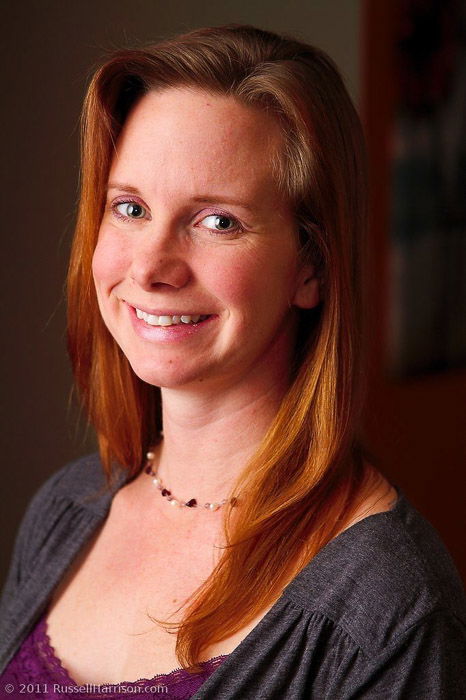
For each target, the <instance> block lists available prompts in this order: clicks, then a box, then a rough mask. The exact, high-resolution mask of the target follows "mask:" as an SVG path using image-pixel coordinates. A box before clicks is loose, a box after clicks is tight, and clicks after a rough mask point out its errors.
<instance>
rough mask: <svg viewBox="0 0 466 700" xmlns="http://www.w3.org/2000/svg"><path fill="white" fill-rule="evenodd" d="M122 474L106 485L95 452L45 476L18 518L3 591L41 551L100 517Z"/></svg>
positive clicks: (75, 534)
mask: <svg viewBox="0 0 466 700" xmlns="http://www.w3.org/2000/svg"><path fill="white" fill-rule="evenodd" d="M125 478H126V474H125V473H124V472H123V471H122V470H121V471H119V472H116V475H115V479H114V480H113V483H112V485H109V484H107V481H106V478H105V474H104V471H103V469H102V465H101V462H100V459H99V456H98V455H97V454H91V455H88V456H86V457H82V458H80V459H77V460H75V461H73V462H70V463H69V464H66V465H65V466H64V467H62V468H61V469H59V470H58V471H56V472H55V473H53V474H52V475H51V476H49V477H48V478H47V479H46V481H45V482H44V483H43V484H42V485H41V486H40V488H39V489H38V490H37V491H36V493H35V494H34V496H33V497H32V499H31V500H30V502H29V505H28V506H27V508H26V511H25V513H24V515H23V518H22V520H21V523H20V526H19V529H18V533H17V536H16V540H15V545H14V549H13V556H12V560H11V565H10V569H9V574H8V577H7V582H6V584H5V589H4V592H5V594H6V592H7V591H8V590H9V588H11V587H12V586H13V585H14V586H17V585H19V583H20V582H21V580H22V579H23V578H24V577H25V575H27V572H29V571H31V570H32V568H33V567H34V566H35V565H36V564H37V562H38V558H39V557H40V556H41V553H44V556H45V554H47V555H50V552H51V551H56V550H57V549H58V548H59V547H61V546H62V544H60V546H59V545H58V541H59V540H60V542H61V543H63V546H64V543H65V542H68V543H69V541H70V539H72V538H77V539H78V538H79V536H80V533H81V531H84V529H85V528H86V527H87V526H88V524H89V527H90V526H91V524H92V523H94V522H98V521H99V520H100V519H102V518H103V517H104V516H105V514H106V512H107V511H108V509H109V507H110V504H111V501H112V498H113V495H114V493H115V491H116V490H117V489H118V488H119V486H121V485H122V483H123V482H124V480H125Z"/></svg>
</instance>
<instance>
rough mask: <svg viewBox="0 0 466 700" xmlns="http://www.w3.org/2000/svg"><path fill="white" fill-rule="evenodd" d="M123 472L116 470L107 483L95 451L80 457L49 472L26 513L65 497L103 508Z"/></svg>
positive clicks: (83, 504) (121, 478)
mask: <svg viewBox="0 0 466 700" xmlns="http://www.w3.org/2000/svg"><path fill="white" fill-rule="evenodd" d="M125 478H126V475H125V473H124V471H123V470H122V469H120V470H118V471H116V472H115V474H114V477H113V480H112V482H111V483H108V482H107V480H106V476H105V473H104V470H103V467H102V463H101V461H100V457H99V455H98V453H93V454H89V455H86V456H85V457H80V458H79V459H76V460H74V461H73V462H69V463H68V464H65V465H64V466H63V467H62V468H61V469H59V470H58V471H56V472H54V473H53V474H51V475H50V476H49V477H48V478H47V479H46V481H44V483H43V484H42V485H41V487H40V488H39V489H38V491H37V492H36V493H35V495H34V496H33V498H32V500H31V502H30V504H29V507H28V512H32V513H34V512H35V511H40V510H42V509H43V508H44V507H46V506H47V504H49V503H50V501H51V500H54V499H57V498H65V499H67V500H69V501H71V502H72V503H75V504H77V505H81V506H83V507H85V508H88V509H90V510H95V511H96V512H101V511H103V510H105V509H106V508H107V506H108V503H109V501H110V500H111V497H112V495H113V494H114V493H115V491H116V490H117V489H118V488H119V487H120V486H121V485H122V483H123V482H124V480H125Z"/></svg>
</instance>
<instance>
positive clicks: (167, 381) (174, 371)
mask: <svg viewBox="0 0 466 700" xmlns="http://www.w3.org/2000/svg"><path fill="white" fill-rule="evenodd" d="M130 365H131V368H132V370H133V372H134V374H135V375H136V376H137V377H139V379H141V380H142V381H143V382H146V384H151V385H152V386H157V387H160V388H165V389H176V388H179V387H182V386H186V385H188V384H193V383H195V382H201V381H202V377H201V376H200V372H199V370H193V371H190V370H189V369H188V368H181V367H176V366H175V363H170V362H169V363H168V365H167V366H164V367H160V366H159V367H154V365H153V364H151V365H147V364H145V363H136V362H133V363H132V362H130Z"/></svg>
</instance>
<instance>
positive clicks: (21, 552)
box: [0, 472, 61, 619]
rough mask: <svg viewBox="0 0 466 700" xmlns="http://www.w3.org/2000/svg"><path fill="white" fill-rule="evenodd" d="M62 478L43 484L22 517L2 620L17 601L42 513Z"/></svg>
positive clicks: (2, 602)
mask: <svg viewBox="0 0 466 700" xmlns="http://www.w3.org/2000/svg"><path fill="white" fill-rule="evenodd" d="M60 476H61V472H56V473H55V474H52V476H50V477H49V478H48V479H47V480H46V481H45V482H44V483H43V484H42V486H41V487H40V488H39V489H38V491H36V493H35V494H34V496H33V498H32V499H31V500H30V502H29V504H28V506H27V508H26V511H25V513H24V515H23V517H22V520H21V522H20V525H19V528H18V531H17V534H16V538H15V542H14V546H13V551H12V555H11V560H10V567H9V569H8V574H7V577H6V580H5V584H4V586H3V591H2V596H1V599H0V619H2V617H3V613H4V611H5V610H6V609H7V608H9V606H10V604H11V602H12V601H13V600H14V599H15V597H16V594H17V591H18V589H19V587H20V585H21V583H22V581H23V578H24V576H25V574H26V572H27V571H28V569H29V567H28V559H29V558H30V555H31V552H32V551H33V548H34V545H33V538H34V535H35V536H37V535H38V534H39V531H40V525H41V513H42V514H43V513H44V509H46V508H47V504H48V502H49V500H50V495H51V494H52V493H53V492H54V490H55V486H56V484H57V482H58V481H59V479H60Z"/></svg>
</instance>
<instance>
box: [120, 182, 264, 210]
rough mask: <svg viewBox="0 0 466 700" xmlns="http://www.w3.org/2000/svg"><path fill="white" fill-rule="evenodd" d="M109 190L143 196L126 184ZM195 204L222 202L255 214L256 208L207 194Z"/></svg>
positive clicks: (135, 188)
mask: <svg viewBox="0 0 466 700" xmlns="http://www.w3.org/2000/svg"><path fill="white" fill-rule="evenodd" d="M109 190H123V191H124V192H129V193H131V194H137V195H139V196H141V192H140V190H138V188H137V187H133V186H132V185H128V184H126V183H124V182H109V183H108V186H107V191H109ZM192 201H193V202H198V203H199V204H215V203H216V202H222V203H224V204H231V205H233V206H237V207H242V208H243V209H246V210H247V211H249V212H251V213H252V212H254V211H255V208H254V207H252V206H251V205H250V204H248V203H247V202H241V201H240V200H238V199H232V198H230V197H225V195H216V194H205V195H199V196H198V197H193V200H192Z"/></svg>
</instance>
